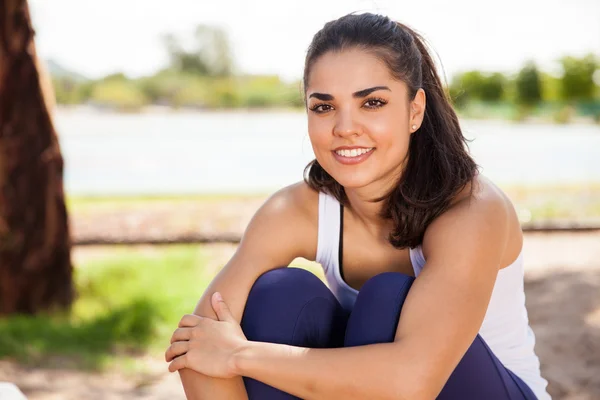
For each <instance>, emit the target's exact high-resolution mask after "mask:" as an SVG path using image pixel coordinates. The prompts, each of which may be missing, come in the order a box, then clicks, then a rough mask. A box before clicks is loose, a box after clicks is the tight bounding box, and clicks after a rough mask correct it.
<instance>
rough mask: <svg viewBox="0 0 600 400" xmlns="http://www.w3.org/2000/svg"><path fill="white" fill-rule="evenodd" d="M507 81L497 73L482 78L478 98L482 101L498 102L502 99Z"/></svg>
mask: <svg viewBox="0 0 600 400" xmlns="http://www.w3.org/2000/svg"><path fill="white" fill-rule="evenodd" d="M506 83H507V79H506V78H505V77H504V75H502V74H501V73H499V72H494V73H493V74H491V75H488V76H484V78H483V81H482V82H481V87H480V88H479V96H480V97H479V98H480V100H483V101H500V100H502V98H503V97H504V87H505V86H506Z"/></svg>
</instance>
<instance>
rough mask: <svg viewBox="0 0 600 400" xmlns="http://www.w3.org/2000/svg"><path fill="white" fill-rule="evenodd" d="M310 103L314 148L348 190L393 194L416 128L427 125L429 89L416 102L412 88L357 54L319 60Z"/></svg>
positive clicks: (312, 77)
mask: <svg viewBox="0 0 600 400" xmlns="http://www.w3.org/2000/svg"><path fill="white" fill-rule="evenodd" d="M306 98H307V108H308V132H309V136H310V140H311V143H312V148H313V151H314V153H315V156H316V158H317V161H318V162H319V164H320V165H321V166H322V167H323V168H324V169H325V171H327V172H328V173H329V175H331V176H332V177H333V178H334V179H335V180H336V181H337V182H339V183H340V184H341V185H342V186H344V187H345V188H347V189H348V188H362V187H366V186H372V189H373V190H376V191H380V190H386V189H389V187H390V186H391V185H393V184H394V183H395V182H396V181H397V179H398V178H399V177H400V175H401V173H402V170H403V166H404V163H405V159H406V156H407V154H408V143H409V139H410V135H411V134H412V132H414V129H412V128H411V126H412V125H413V124H414V125H416V126H417V129H418V127H419V126H420V125H421V121H422V112H424V107H425V93H424V92H423V90H422V89H419V93H418V94H417V96H416V97H415V100H414V101H412V102H410V101H409V98H408V93H407V87H406V84H405V83H404V82H402V81H398V80H396V79H394V78H393V77H392V76H391V74H390V72H389V70H388V67H387V66H386V65H385V64H384V63H383V62H382V61H380V60H379V59H378V58H376V57H375V56H374V55H372V54H370V53H367V52H365V51H362V50H359V49H352V50H346V51H343V52H328V53H325V54H324V55H322V56H321V57H319V58H318V59H317V60H316V62H315V63H314V64H313V66H312V69H311V71H310V75H309V77H308V82H307V88H306ZM363 153H364V154H363Z"/></svg>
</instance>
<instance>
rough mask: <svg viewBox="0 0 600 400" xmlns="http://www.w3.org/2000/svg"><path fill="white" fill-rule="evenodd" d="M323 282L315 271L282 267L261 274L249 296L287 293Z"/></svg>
mask: <svg viewBox="0 0 600 400" xmlns="http://www.w3.org/2000/svg"><path fill="white" fill-rule="evenodd" d="M319 283H322V282H321V281H320V280H319V278H317V276H316V275H314V274H313V273H311V272H309V271H306V270H304V269H300V268H289V267H280V268H276V269H272V270H269V271H267V272H265V273H263V274H262V275H260V276H259V277H258V278H257V279H256V281H255V282H254V285H252V289H251V290H250V294H249V297H250V296H252V297H257V296H264V295H267V296H273V295H276V294H278V293H286V292H288V291H290V290H292V291H293V290H297V289H296V288H299V287H305V286H314V285H318V284H319Z"/></svg>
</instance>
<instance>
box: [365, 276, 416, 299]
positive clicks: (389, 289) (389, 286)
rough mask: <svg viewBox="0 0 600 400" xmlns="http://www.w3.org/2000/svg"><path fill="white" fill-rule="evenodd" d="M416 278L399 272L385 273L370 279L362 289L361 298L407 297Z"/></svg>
mask: <svg viewBox="0 0 600 400" xmlns="http://www.w3.org/2000/svg"><path fill="white" fill-rule="evenodd" d="M414 280H415V278H414V277H412V276H408V275H405V274H401V273H399V272H384V273H381V274H377V275H375V276H374V277H372V278H370V279H369V280H368V281H367V282H365V284H364V285H363V286H362V287H361V289H360V292H359V296H360V295H361V294H362V297H367V296H372V295H377V296H378V297H381V296H382V295H383V296H393V297H394V298H397V297H402V296H403V297H406V295H407V294H408V291H409V290H410V287H411V286H412V283H413V282H414Z"/></svg>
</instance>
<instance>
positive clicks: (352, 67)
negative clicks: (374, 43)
mask: <svg viewBox="0 0 600 400" xmlns="http://www.w3.org/2000/svg"><path fill="white" fill-rule="evenodd" d="M378 85H386V86H389V87H390V88H392V86H394V87H397V88H398V89H400V90H401V88H402V87H403V86H404V83H403V82H401V81H398V80H396V79H394V78H393V77H392V75H391V73H390V70H389V68H388V67H387V65H386V64H385V63H384V62H383V61H382V60H380V59H379V58H377V57H376V56H375V55H373V54H371V53H369V52H366V51H364V50H360V49H351V50H344V51H341V52H337V51H336V52H333V51H330V52H327V53H325V54H323V55H322V56H321V57H319V58H318V59H317V60H316V61H315V63H314V64H313V65H312V68H311V70H310V74H309V76H308V82H307V91H306V93H307V95H310V93H311V92H322V93H331V94H334V93H343V92H348V93H352V92H355V91H357V90H362V89H365V88H368V87H373V86H378ZM392 90H393V89H392Z"/></svg>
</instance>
